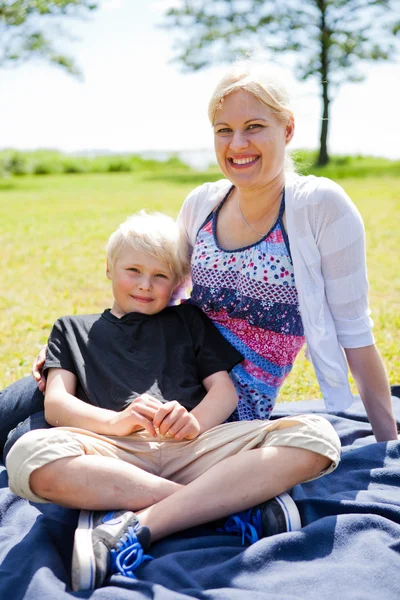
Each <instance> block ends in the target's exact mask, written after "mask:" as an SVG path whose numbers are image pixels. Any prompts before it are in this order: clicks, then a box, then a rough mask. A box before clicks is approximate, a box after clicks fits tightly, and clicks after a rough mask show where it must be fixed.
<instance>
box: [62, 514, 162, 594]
mask: <svg viewBox="0 0 400 600" xmlns="http://www.w3.org/2000/svg"><path fill="white" fill-rule="evenodd" d="M150 542H151V537H150V531H149V529H148V528H147V527H141V526H140V523H139V519H138V517H137V515H135V513H133V512H130V511H124V510H119V511H113V512H110V511H108V512H100V511H87V510H81V512H80V515H79V521H78V527H77V529H76V531H75V540H74V551H73V555H72V589H73V590H74V591H75V592H77V591H80V590H93V589H95V588H98V587H100V586H101V585H103V583H104V581H105V579H106V577H107V575H112V574H114V573H121V574H122V575H125V576H126V577H131V578H134V579H136V577H135V575H134V571H135V569H137V567H138V566H139V565H140V564H142V563H143V562H144V561H146V560H152V559H153V558H152V557H151V556H149V555H147V554H145V550H147V549H148V548H149V546H150Z"/></svg>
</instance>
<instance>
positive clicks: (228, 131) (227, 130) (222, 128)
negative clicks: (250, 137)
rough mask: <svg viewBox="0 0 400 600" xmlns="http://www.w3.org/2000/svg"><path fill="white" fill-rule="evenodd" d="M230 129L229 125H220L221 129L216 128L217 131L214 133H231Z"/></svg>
mask: <svg viewBox="0 0 400 600" xmlns="http://www.w3.org/2000/svg"><path fill="white" fill-rule="evenodd" d="M231 131H232V129H229V127H221V129H217V131H216V132H215V133H222V134H224V133H225V134H226V133H231Z"/></svg>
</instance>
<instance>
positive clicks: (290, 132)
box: [285, 115, 294, 144]
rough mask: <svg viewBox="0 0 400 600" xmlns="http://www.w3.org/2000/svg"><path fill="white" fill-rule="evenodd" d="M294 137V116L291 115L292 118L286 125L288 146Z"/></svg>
mask: <svg viewBox="0 0 400 600" xmlns="http://www.w3.org/2000/svg"><path fill="white" fill-rule="evenodd" d="M293 135H294V116H293V115H290V117H289V118H288V121H287V123H286V129H285V140H286V143H287V144H288V143H289V142H290V141H291V139H292V137H293Z"/></svg>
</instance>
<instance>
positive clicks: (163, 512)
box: [138, 446, 331, 541]
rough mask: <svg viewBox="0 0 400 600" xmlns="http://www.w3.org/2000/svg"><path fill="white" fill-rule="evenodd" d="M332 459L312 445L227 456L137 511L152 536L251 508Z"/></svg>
mask: <svg viewBox="0 0 400 600" xmlns="http://www.w3.org/2000/svg"><path fill="white" fill-rule="evenodd" d="M330 462H331V461H330V460H329V459H328V458H326V457H324V456H322V455H320V454H316V453H314V452H311V451H309V450H303V449H299V448H291V447H285V446H280V447H268V448H260V449H254V450H248V451H246V452H243V453H240V454H237V455H235V456H232V457H229V458H226V459H225V460H223V461H222V462H220V463H219V464H217V465H215V466H213V467H212V468H211V469H209V470H208V471H207V472H206V473H204V474H203V475H201V476H200V477H198V479H196V480H194V481H192V482H191V483H189V484H188V485H186V486H185V487H184V488H182V489H181V490H179V491H177V492H176V493H174V494H173V495H172V496H169V497H168V498H165V499H164V500H161V501H160V502H158V503H157V504H155V505H153V506H151V507H148V508H146V509H144V510H143V511H140V512H139V513H138V516H139V518H140V523H141V525H146V526H147V527H149V529H150V531H151V537H152V540H153V541H155V540H158V539H160V538H163V537H165V536H166V535H169V534H172V533H175V532H176V531H180V530H182V529H186V528H188V527H193V526H195V525H201V524H202V523H206V522H209V521H214V520H216V519H220V518H222V517H226V516H228V515H232V514H234V513H236V512H239V511H242V510H246V509H248V508H251V507H253V506H255V505H257V504H259V503H261V502H264V501H266V500H269V499H271V498H273V497H275V496H277V495H279V494H281V493H282V492H284V491H286V490H288V489H290V488H292V487H293V486H294V485H296V484H297V483H300V482H302V481H305V480H307V479H310V478H312V477H314V476H317V475H318V474H319V473H321V471H323V470H324V469H326V468H327V467H328V466H329V464H330Z"/></svg>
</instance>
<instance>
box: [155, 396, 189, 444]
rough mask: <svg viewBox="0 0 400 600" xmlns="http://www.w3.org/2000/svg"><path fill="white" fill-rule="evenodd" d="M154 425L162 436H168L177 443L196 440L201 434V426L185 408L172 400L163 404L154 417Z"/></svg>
mask: <svg viewBox="0 0 400 600" xmlns="http://www.w3.org/2000/svg"><path fill="white" fill-rule="evenodd" d="M153 425H154V426H155V427H158V430H159V432H160V434H161V435H168V436H171V437H173V438H175V439H176V440H177V441H180V440H183V439H186V440H194V439H195V438H196V437H197V436H198V435H199V433H200V424H199V422H198V420H197V419H196V417H195V416H194V415H192V413H190V412H188V411H187V410H186V408H185V407H184V406H182V405H181V404H179V402H176V400H172V401H171V402H166V403H165V404H162V405H161V407H160V408H159V409H158V411H157V412H156V414H155V415H154V417H153Z"/></svg>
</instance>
